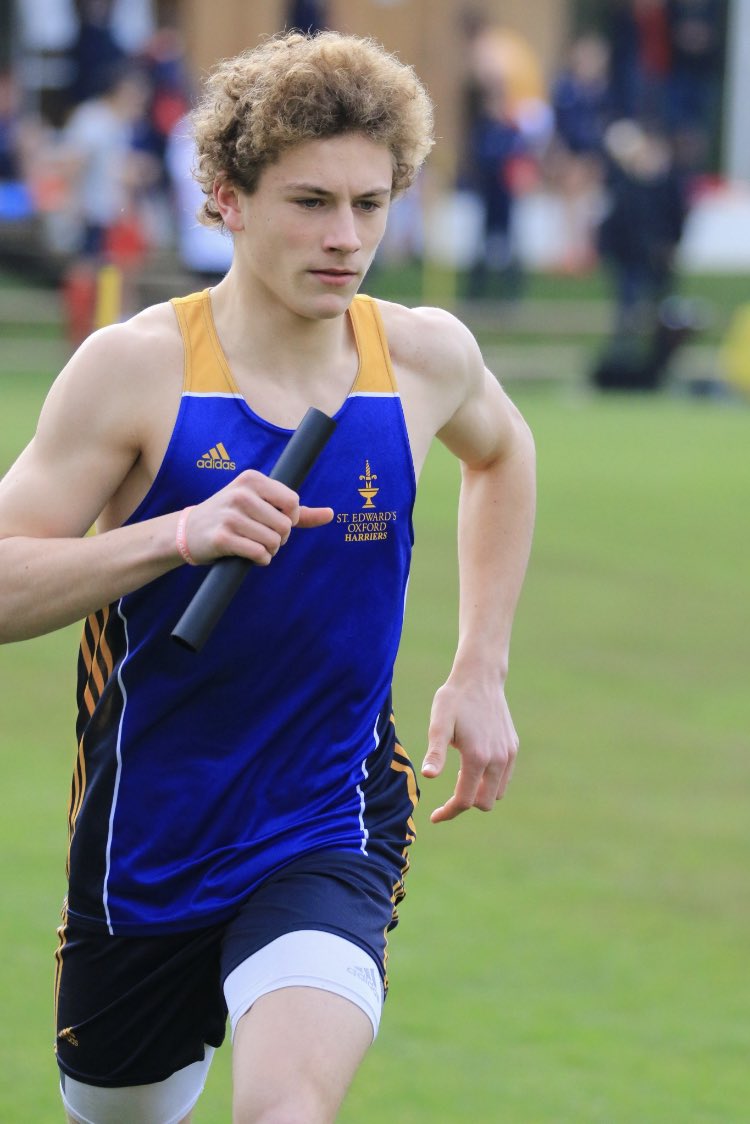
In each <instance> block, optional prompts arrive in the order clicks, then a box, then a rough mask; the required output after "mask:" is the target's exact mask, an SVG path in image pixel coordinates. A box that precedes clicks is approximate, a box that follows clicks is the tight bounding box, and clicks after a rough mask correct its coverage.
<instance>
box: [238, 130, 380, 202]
mask: <svg viewBox="0 0 750 1124" xmlns="http://www.w3.org/2000/svg"><path fill="white" fill-rule="evenodd" d="M392 183H393V158H392V156H391V152H390V149H389V148H388V147H387V145H384V144H378V143H377V142H376V141H373V140H370V138H369V137H366V136H363V135H362V134H361V133H344V134H342V135H341V136H336V137H323V138H321V139H319V140H306V141H301V142H300V143H299V144H296V145H294V146H293V147H292V148H288V149H286V150H285V151H284V152H282V153H281V155H280V156H279V157H278V159H277V160H275V161H274V163H273V164H270V165H269V166H268V167H267V168H265V169H264V171H263V173H262V175H261V177H260V183H259V187H263V186H268V187H269V188H272V189H276V190H283V189H284V188H285V187H289V186H293V185H298V184H305V185H308V186H310V187H317V188H319V189H320V190H321V191H327V192H332V193H337V192H340V191H346V192H351V193H353V194H364V193H366V192H373V191H390V190H391V187H392Z"/></svg>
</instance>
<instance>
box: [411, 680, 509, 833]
mask: <svg viewBox="0 0 750 1124" xmlns="http://www.w3.org/2000/svg"><path fill="white" fill-rule="evenodd" d="M487 700H489V701H487ZM467 714H468V716H469V717H468V718H467V717H466V715H467ZM449 746H455V748H456V749H457V750H458V753H459V755H460V758H461V767H460V770H459V773H458V777H457V779H456V787H455V789H454V791H453V795H452V796H451V797H450V798H449V799H448V800H446V802H445V803H444V804H443V805H441V806H440V807H439V808H436V809H435V811H434V812H433V813H432V815H431V816H430V820H431V821H432V823H442V822H443V821H445V820H453V819H455V818H456V817H457V816H460V815H462V814H463V813H464V812H467V811H468V810H469V809H470V808H477V809H479V811H482V812H489V811H491V810H492V808H494V806H495V804H496V803H497V801H498V800H500V799H502V797H503V796H504V795H505V792H506V789H507V787H508V784H509V783H510V779H511V776H512V775H513V767H514V765H515V760H516V756H517V754H518V736H517V734H516V731H515V727H514V725H513V721H512V719H511V716H510V712H509V710H508V705H507V702H506V699H505V696H504V694H499V695H498V693H497V692H494V691H493V692H490V693H489V695H488V696H486V699H485V701H484V703H483V705H481V706H480V705H479V704H478V702H477V699H476V697H475V698H474V699H473V700H471V702H470V703H469V705H468V706H467V705H466V700H465V699H464V700H463V701H462V699H461V695H460V693H458V692H456V691H455V690H448V689H446V687H445V686H443V687H442V688H441V689H440V690H439V691H438V692H437V694H436V695H435V699H434V701H433V706H432V713H431V715H430V731H429V749H428V751H427V756H426V757H425V760H424V763H423V765H422V775H423V776H425V777H427V778H432V777H436V776H438V775H439V773H441V772H442V770H443V767H444V765H445V762H446V757H447V752H448V748H449Z"/></svg>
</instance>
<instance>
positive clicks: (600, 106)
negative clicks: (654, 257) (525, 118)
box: [547, 33, 611, 273]
mask: <svg viewBox="0 0 750 1124" xmlns="http://www.w3.org/2000/svg"><path fill="white" fill-rule="evenodd" d="M608 64H609V50H608V47H607V43H606V41H605V40H604V39H603V38H602V37H601V36H599V35H595V34H593V33H591V34H587V35H582V36H580V38H578V39H576V40H575V42H574V43H573V44H572V46H571V49H570V52H569V55H568V61H567V65H566V66H565V67H564V68H563V70H562V71H561V73H560V74H559V76H558V78H557V81H556V82H555V84H554V87H553V92H552V108H553V112H554V121H555V133H554V138H553V141H552V144H551V145H550V149H549V152H548V154H547V168H548V173H549V176H550V179H551V181H552V186H553V187H554V188H555V190H556V191H558V192H559V194H560V196H561V198H562V202H563V208H564V215H565V232H564V239H565V248H564V251H563V260H562V262H561V263H560V264H561V267H562V268H563V269H564V270H565V271H566V272H571V273H578V272H585V271H586V270H588V269H591V268H592V267H593V265H594V264H595V262H596V260H597V253H596V246H595V243H596V226H597V222H598V218H599V214H600V209H601V193H602V180H603V167H604V164H603V143H604V130H605V128H606V126H607V123H608V120H609V119H610V114H611V99H610V90H609V65H608Z"/></svg>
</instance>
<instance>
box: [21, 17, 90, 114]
mask: <svg viewBox="0 0 750 1124" xmlns="http://www.w3.org/2000/svg"><path fill="white" fill-rule="evenodd" d="M14 16H15V18H16V20H17V27H18V43H19V47H20V50H21V73H22V82H23V86H24V93H25V96H26V102H27V107H28V110H29V112H30V113H33V114H35V115H36V116H37V117H38V118H40V119H41V121H43V122H44V123H45V124H49V125H52V126H53V127H55V128H58V127H59V126H60V125H62V123H63V121H64V120H65V116H66V113H67V110H68V104H69V102H68V89H69V87H70V82H71V65H70V58H69V51H70V47H71V45H72V43H73V42H74V40H75V37H76V33H77V30H78V18H77V15H76V10H75V4H74V2H73V0H23V3H17V4H15V5H14Z"/></svg>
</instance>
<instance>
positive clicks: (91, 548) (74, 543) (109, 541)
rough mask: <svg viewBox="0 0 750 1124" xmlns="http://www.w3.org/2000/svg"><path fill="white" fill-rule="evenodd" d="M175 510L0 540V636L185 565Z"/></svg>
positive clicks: (50, 624)
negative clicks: (104, 526)
mask: <svg viewBox="0 0 750 1124" xmlns="http://www.w3.org/2000/svg"><path fill="white" fill-rule="evenodd" d="M176 524H177V515H176V514H175V515H164V516H160V517H159V518H157V519H151V520H148V521H147V522H144V523H137V524H134V525H133V526H130V527H120V528H118V529H116V530H113V531H107V532H106V533H104V534H101V535H90V536H87V537H86V538H83V539H40V538H27V537H21V536H19V537H13V538H7V539H3V540H2V541H0V575H2V578H1V579H0V643H9V642H11V641H16V640H27V639H29V638H30V637H32V636H40V635H42V634H43V633H46V632H53V631H54V630H55V629H58V628H63V627H64V626H65V625H68V624H72V623H73V622H74V621H77V620H82V619H83V618H84V617H86V616H88V614H89V613H91V612H95V611H96V610H97V609H101V608H102V607H103V606H104V605H108V604H110V603H111V602H112V601H115V600H116V599H117V598H119V597H122V596H123V595H124V594H126V593H131V592H132V591H133V590H134V589H138V588H140V587H141V586H142V585H145V584H147V583H148V582H150V581H153V580H154V579H155V578H157V577H159V576H160V575H161V574H164V573H166V572H167V571H168V570H171V569H173V568H174V567H175V566H177V565H180V564H181V559H180V557H179V555H178V553H177V551H176V548H175V529H176Z"/></svg>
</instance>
